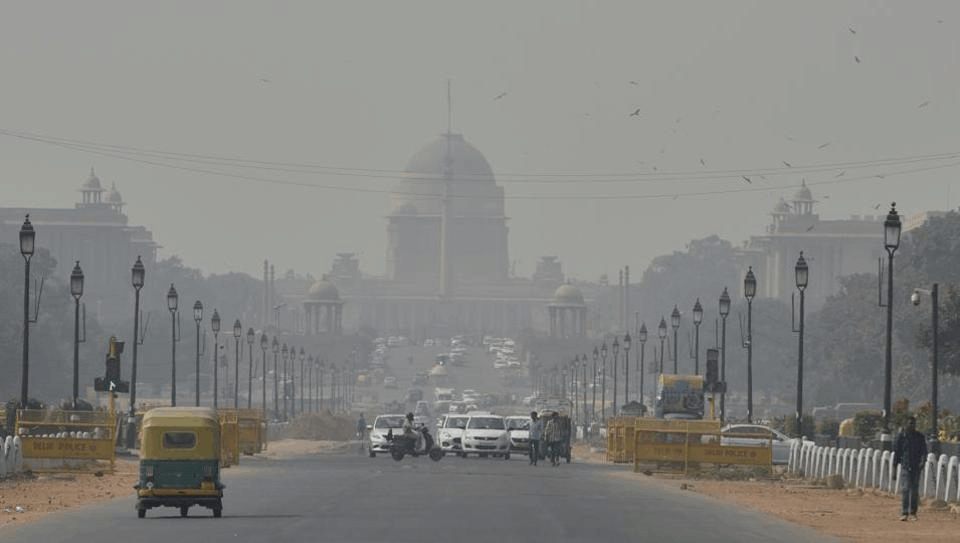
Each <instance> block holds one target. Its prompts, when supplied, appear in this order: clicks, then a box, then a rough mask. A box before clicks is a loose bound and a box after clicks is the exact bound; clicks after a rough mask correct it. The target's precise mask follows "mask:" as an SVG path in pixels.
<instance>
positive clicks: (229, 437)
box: [217, 409, 240, 468]
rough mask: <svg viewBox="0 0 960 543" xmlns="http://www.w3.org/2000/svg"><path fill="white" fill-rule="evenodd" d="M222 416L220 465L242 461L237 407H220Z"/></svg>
mask: <svg viewBox="0 0 960 543" xmlns="http://www.w3.org/2000/svg"><path fill="white" fill-rule="evenodd" d="M217 416H218V417H219V418H220V467H223V468H228V467H230V466H232V465H234V464H238V463H240V427H239V424H238V419H237V410H236V409H218V410H217Z"/></svg>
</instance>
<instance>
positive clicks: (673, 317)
mask: <svg viewBox="0 0 960 543" xmlns="http://www.w3.org/2000/svg"><path fill="white" fill-rule="evenodd" d="M670 327H671V328H673V373H674V374H676V373H677V350H678V348H679V347H680V344H679V343H678V342H677V330H679V329H680V310H679V309H677V306H673V313H670Z"/></svg>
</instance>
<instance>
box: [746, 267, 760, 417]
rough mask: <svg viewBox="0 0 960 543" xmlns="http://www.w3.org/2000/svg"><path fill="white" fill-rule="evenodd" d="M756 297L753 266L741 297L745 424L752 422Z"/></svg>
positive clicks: (755, 279)
mask: <svg viewBox="0 0 960 543" xmlns="http://www.w3.org/2000/svg"><path fill="white" fill-rule="evenodd" d="M756 295H757V277H756V276H755V275H753V266H750V267H749V268H747V275H746V277H744V278H743V297H744V298H746V299H747V344H746V345H745V347H746V348H747V422H748V423H752V422H753V297H754V296H756Z"/></svg>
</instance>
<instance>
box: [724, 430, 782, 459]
mask: <svg viewBox="0 0 960 543" xmlns="http://www.w3.org/2000/svg"><path fill="white" fill-rule="evenodd" d="M796 441H797V438H794V437H790V436H788V435H786V434H784V433H782V432H780V431H778V430H775V429H773V428H770V427H768V426H763V425H761V424H729V425H727V426H724V427H723V428H721V429H720V444H721V445H739V446H748V447H771V446H772V447H773V463H774V464H787V463H789V462H790V447H791V446H792V445H793V443H794V442H796Z"/></svg>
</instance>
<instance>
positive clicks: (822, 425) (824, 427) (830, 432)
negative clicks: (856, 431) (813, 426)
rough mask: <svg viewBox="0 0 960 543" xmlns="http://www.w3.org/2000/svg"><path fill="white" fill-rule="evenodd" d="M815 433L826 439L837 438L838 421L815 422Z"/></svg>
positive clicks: (838, 433)
mask: <svg viewBox="0 0 960 543" xmlns="http://www.w3.org/2000/svg"><path fill="white" fill-rule="evenodd" d="M817 434H819V435H822V436H823V437H825V438H827V439H837V436H839V435H840V423H839V422H837V421H835V420H822V421H820V422H818V423H817Z"/></svg>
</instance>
